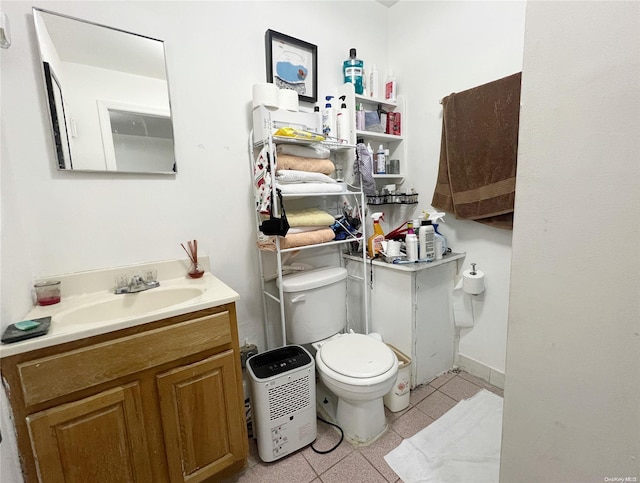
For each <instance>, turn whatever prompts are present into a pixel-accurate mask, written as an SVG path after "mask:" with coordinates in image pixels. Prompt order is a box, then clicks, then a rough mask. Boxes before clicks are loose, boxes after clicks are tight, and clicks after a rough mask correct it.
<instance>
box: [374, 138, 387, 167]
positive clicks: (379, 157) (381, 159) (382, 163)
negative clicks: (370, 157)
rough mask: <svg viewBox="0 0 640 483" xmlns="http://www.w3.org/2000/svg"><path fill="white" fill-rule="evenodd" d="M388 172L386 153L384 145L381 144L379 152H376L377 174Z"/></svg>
mask: <svg viewBox="0 0 640 483" xmlns="http://www.w3.org/2000/svg"><path fill="white" fill-rule="evenodd" d="M386 172H387V162H386V157H385V155H384V147H383V146H382V144H381V145H380V147H379V148H378V153H377V154H376V174H385V173H386Z"/></svg>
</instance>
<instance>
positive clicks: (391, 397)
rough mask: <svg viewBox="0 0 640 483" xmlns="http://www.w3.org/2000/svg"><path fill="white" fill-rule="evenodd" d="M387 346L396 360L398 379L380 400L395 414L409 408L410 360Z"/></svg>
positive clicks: (390, 346)
mask: <svg viewBox="0 0 640 483" xmlns="http://www.w3.org/2000/svg"><path fill="white" fill-rule="evenodd" d="M387 345H388V346H389V349H391V350H392V351H393V352H394V353H395V355H396V357H397V358H398V378H397V379H396V383H395V384H394V385H393V387H392V388H391V391H389V392H388V393H387V394H385V396H384V397H383V398H382V400H383V401H384V405H385V406H386V407H387V409H389V411H391V412H393V413H397V412H398V411H402V410H403V409H406V408H408V407H409V398H410V396H411V391H410V390H411V383H410V380H411V358H409V357H408V356H407V355H406V354H404V353H402V352H400V351H399V350H398V349H396V348H395V347H393V346H392V345H391V344H387Z"/></svg>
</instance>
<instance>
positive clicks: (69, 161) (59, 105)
mask: <svg viewBox="0 0 640 483" xmlns="http://www.w3.org/2000/svg"><path fill="white" fill-rule="evenodd" d="M32 13H33V22H34V26H35V32H36V41H37V44H38V50H39V53H40V61H41V64H42V69H41V72H42V76H43V85H44V90H45V94H46V98H47V104H48V108H49V109H48V111H49V112H48V114H49V116H48V117H49V124H50V128H51V133H52V137H53V142H54V154H55V157H56V160H55V161H56V169H57V170H58V171H65V172H83V173H109V174H111V173H114V174H124V175H128V174H153V175H176V174H177V172H178V169H177V160H176V151H175V136H174V135H173V132H174V129H173V116H172V110H171V97H170V90H169V81H168V69H167V56H166V49H165V43H164V41H163V40H159V39H156V38H153V37H149V36H146V35H141V34H137V33H134V32H129V31H126V30H122V29H119V28H116V27H110V26H108V25H104V24H100V23H97V22H92V21H90V20H84V19H80V18H77V17H73V16H70V15H66V14H62V13H59V12H54V11H51V10H47V9H43V8H38V7H32ZM39 14H48V15H54V16H56V17H62V18H65V19H68V20H73V21H76V22H81V23H83V24H88V25H91V26H95V27H99V28H106V29H109V30H110V31H114V32H120V33H123V34H127V35H133V36H135V37H139V38H142V39H148V40H152V41H155V42H160V45H161V46H162V54H163V67H164V73H165V81H166V95H167V104H168V115H167V113H166V111H164V112H162V113H161V112H160V108H156V107H142V108H141V110H140V112H139V113H138V112H137V111H135V113H138V114H142V115H146V114H149V113H150V112H154V113H155V114H157V115H162V117H165V116H166V117H168V118H169V120H170V121H171V131H172V135H171V144H172V148H171V151H172V157H173V163H172V168H171V169H169V170H166V171H165V170H158V171H154V170H147V171H144V170H140V171H133V170H131V171H130V170H124V171H122V170H117V169H109V167H110V166H113V165H114V164H115V163H114V160H113V158H112V159H111V162H109V156H113V152H112V151H113V150H111V154H110V153H109V152H107V151H108V150H105V146H104V143H105V135H104V133H105V125H104V119H102V118H101V113H100V111H99V109H98V110H97V112H96V118H97V120H98V125H99V126H100V132H101V134H102V143H101V145H100V149H101V150H102V151H103V152H104V155H105V168H104V169H88V168H87V169H83V168H78V167H76V166H78V163H79V160H78V159H75V160H74V159H73V158H74V156H72V145H73V142H72V140H71V136H70V132H71V135H73V132H74V131H75V126H74V122H73V120H72V119H70V118H69V116H68V113H67V109H66V107H65V97H64V95H63V88H62V85H61V83H60V81H59V79H58V76H57V75H56V74H55V72H54V71H53V68H52V66H51V64H50V63H49V62H47V60H45V59H44V58H43V46H42V43H41V38H40V34H39V31H40V27H39V26H38V22H39V19H40V20H41V21H43V22H44V18H43V17H42V16H39ZM66 94H67V95H68V92H67V93H66ZM99 101H100V100H98V104H99ZM112 102H113V103H117V102H118V101H115V100H114V101H112ZM127 102H129V101H127ZM109 139H111V140H113V138H112V137H111V136H109ZM74 161H76V162H75V163H74ZM74 164H75V166H74Z"/></svg>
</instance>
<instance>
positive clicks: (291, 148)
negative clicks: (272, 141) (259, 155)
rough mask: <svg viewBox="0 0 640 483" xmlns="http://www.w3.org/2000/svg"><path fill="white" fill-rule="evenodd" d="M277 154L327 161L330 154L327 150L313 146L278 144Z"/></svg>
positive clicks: (316, 145) (320, 146) (319, 146)
mask: <svg viewBox="0 0 640 483" xmlns="http://www.w3.org/2000/svg"><path fill="white" fill-rule="evenodd" d="M276 152H277V153H278V154H291V155H293V156H302V157H303V158H315V159H327V158H328V157H329V155H330V154H331V151H329V149H328V148H326V147H324V146H322V145H320V144H313V145H312V146H300V145H297V144H278V147H277V148H276Z"/></svg>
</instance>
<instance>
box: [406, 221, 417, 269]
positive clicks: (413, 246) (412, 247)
mask: <svg viewBox="0 0 640 483" xmlns="http://www.w3.org/2000/svg"><path fill="white" fill-rule="evenodd" d="M404 243H405V252H406V253H407V260H408V261H410V262H415V261H417V260H418V237H417V236H416V234H415V232H414V231H413V222H409V223H408V224H407V235H406V237H405V239H404Z"/></svg>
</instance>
